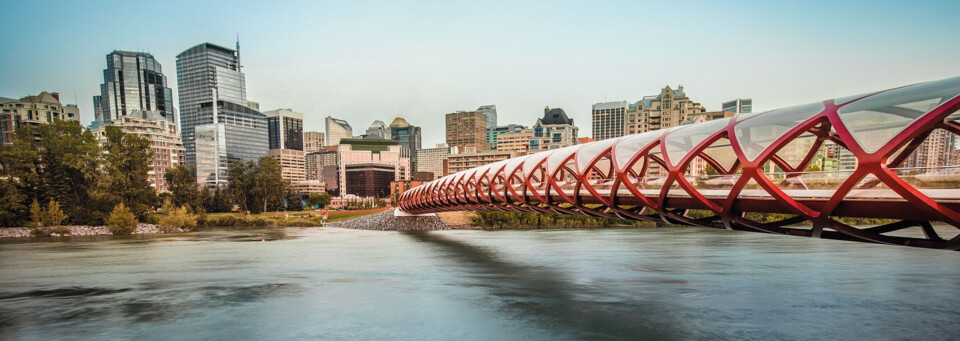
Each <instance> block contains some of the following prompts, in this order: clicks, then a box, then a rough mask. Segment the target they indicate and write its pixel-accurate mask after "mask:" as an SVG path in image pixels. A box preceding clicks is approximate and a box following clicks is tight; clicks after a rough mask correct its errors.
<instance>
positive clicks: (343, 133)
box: [324, 116, 353, 146]
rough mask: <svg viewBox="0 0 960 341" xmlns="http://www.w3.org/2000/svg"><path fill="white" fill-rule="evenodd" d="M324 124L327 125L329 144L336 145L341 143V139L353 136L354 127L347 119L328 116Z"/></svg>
mask: <svg viewBox="0 0 960 341" xmlns="http://www.w3.org/2000/svg"><path fill="white" fill-rule="evenodd" d="M324 124H325V125H326V134H327V136H326V138H327V145H328V146H336V145H338V144H340V139H348V138H351V137H353V128H352V127H350V123H347V121H344V120H341V119H339V118H333V117H330V116H327V119H326V121H325V122H324Z"/></svg>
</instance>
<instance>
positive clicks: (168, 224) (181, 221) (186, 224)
mask: <svg viewBox="0 0 960 341" xmlns="http://www.w3.org/2000/svg"><path fill="white" fill-rule="evenodd" d="M157 227H159V228H160V230H161V231H163V232H164V233H171V232H177V229H184V230H190V229H194V228H196V227H197V217H196V216H194V215H193V214H190V213H189V212H187V208H186V207H184V206H180V207H179V208H172V209H170V210H169V211H165V212H164V215H163V218H160V223H159V224H157Z"/></svg>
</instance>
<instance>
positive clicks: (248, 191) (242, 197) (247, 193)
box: [227, 162, 257, 212]
mask: <svg viewBox="0 0 960 341" xmlns="http://www.w3.org/2000/svg"><path fill="white" fill-rule="evenodd" d="M255 168H256V164H255V163H253V162H231V163H230V165H229V166H228V168H227V176H229V177H230V184H229V185H227V191H229V192H230V196H231V197H232V198H233V201H234V202H235V203H236V204H237V205H239V206H240V209H242V210H243V211H244V212H250V207H251V206H253V207H256V206H257V204H256V202H257V200H256V198H254V197H253V191H254V187H255V186H256V178H255V174H254V170H255Z"/></svg>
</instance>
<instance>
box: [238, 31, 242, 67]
mask: <svg viewBox="0 0 960 341" xmlns="http://www.w3.org/2000/svg"><path fill="white" fill-rule="evenodd" d="M241 67H242V66H241V65H240V32H237V71H240V68H241Z"/></svg>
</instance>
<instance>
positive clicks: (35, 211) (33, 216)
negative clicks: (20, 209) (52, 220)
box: [30, 199, 43, 228]
mask: <svg viewBox="0 0 960 341" xmlns="http://www.w3.org/2000/svg"><path fill="white" fill-rule="evenodd" d="M30 227H33V228H37V227H43V208H41V207H40V202H38V201H37V199H33V204H31V205H30Z"/></svg>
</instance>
